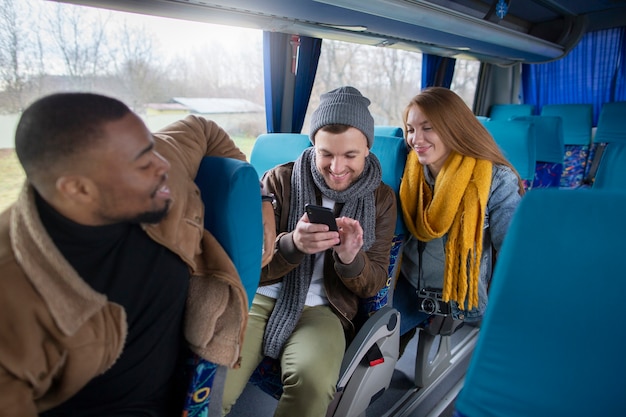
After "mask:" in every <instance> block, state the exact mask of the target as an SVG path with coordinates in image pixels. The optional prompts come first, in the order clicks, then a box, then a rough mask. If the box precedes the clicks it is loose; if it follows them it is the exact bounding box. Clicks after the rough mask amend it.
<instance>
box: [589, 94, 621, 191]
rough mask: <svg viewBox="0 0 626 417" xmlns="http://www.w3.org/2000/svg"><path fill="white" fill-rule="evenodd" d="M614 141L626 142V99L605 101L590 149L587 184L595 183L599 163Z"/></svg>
mask: <svg viewBox="0 0 626 417" xmlns="http://www.w3.org/2000/svg"><path fill="white" fill-rule="evenodd" d="M612 143H626V101H616V102H612V103H604V105H603V106H602V109H601V110H600V117H599V119H598V126H597V129H596V135H595V137H594V139H593V145H592V146H591V149H590V151H589V164H588V166H589V169H588V171H587V175H586V177H585V180H584V183H585V185H592V184H593V182H594V178H595V176H596V172H597V171H598V168H599V165H600V164H601V163H602V162H601V161H602V160H604V157H603V153H604V151H605V149H607V147H609V144H612ZM610 146H613V145H610Z"/></svg>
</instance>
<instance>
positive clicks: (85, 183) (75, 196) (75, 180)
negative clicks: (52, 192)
mask: <svg viewBox="0 0 626 417" xmlns="http://www.w3.org/2000/svg"><path fill="white" fill-rule="evenodd" d="M56 189H57V192H58V193H60V194H61V195H62V196H63V197H64V198H66V199H69V200H72V201H74V202H75V203H77V204H87V203H90V202H91V201H93V200H94V199H95V197H96V193H97V188H96V186H95V184H94V182H93V181H92V180H90V179H89V178H87V177H85V176H82V175H66V176H61V177H59V178H57V180H56Z"/></svg>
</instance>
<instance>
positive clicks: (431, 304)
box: [421, 298, 437, 314]
mask: <svg viewBox="0 0 626 417" xmlns="http://www.w3.org/2000/svg"><path fill="white" fill-rule="evenodd" d="M421 307H422V310H423V311H424V312H426V313H428V314H434V313H435V312H436V311H437V302H436V301H435V300H433V299H432V298H424V299H423V300H422V305H421Z"/></svg>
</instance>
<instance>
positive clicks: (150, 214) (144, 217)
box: [128, 200, 171, 224]
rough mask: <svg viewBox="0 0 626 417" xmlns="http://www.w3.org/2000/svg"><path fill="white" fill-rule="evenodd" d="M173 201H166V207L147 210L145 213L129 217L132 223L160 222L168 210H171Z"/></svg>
mask: <svg viewBox="0 0 626 417" xmlns="http://www.w3.org/2000/svg"><path fill="white" fill-rule="evenodd" d="M170 203H171V201H170V200H168V201H167V202H166V203H165V207H163V208H162V209H160V210H153V211H146V212H144V213H140V214H138V215H136V216H135V217H132V218H130V219H128V222H130V223H150V224H154V223H159V222H160V221H161V220H163V219H164V218H165V216H167V213H168V211H169V210H170Z"/></svg>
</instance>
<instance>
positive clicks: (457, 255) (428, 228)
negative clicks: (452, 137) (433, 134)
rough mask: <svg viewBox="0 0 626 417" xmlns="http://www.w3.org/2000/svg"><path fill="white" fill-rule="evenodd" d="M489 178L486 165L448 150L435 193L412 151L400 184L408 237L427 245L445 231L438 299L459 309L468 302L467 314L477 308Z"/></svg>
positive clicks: (488, 166) (489, 168)
mask: <svg viewBox="0 0 626 417" xmlns="http://www.w3.org/2000/svg"><path fill="white" fill-rule="evenodd" d="M491 175H492V163H491V162H490V161H486V160H482V159H475V158H472V157H470V156H462V155H459V154H457V153H455V152H452V153H451V154H450V156H449V157H448V159H447V160H446V162H445V164H444V166H443V168H442V169H441V171H440V172H439V174H438V175H437V179H436V181H435V188H434V193H433V192H432V191H431V189H430V187H429V186H428V184H427V183H426V180H425V178H424V167H423V166H422V165H421V164H420V163H419V161H418V159H417V154H416V153H415V152H411V153H410V154H409V156H408V158H407V162H406V166H405V168H404V176H403V178H402V183H401V184H400V203H401V205H402V213H403V215H404V222H405V224H406V226H407V228H408V229H409V231H410V232H411V234H412V235H413V236H415V237H417V238H418V239H419V240H421V241H424V242H427V241H429V240H432V239H434V238H438V237H441V236H443V235H445V234H446V233H448V241H447V243H446V264H445V269H444V279H443V295H442V298H443V301H450V300H453V301H456V302H457V303H458V304H459V306H460V307H461V308H463V306H465V305H466V301H467V307H466V308H467V310H470V309H472V308H473V307H478V276H479V271H480V258H481V255H482V247H483V223H484V219H485V208H486V206H487V198H488V197H489V190H490V188H491ZM433 194H434V196H433ZM477 203H478V204H477ZM468 266H469V273H468V270H467V269H468Z"/></svg>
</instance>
